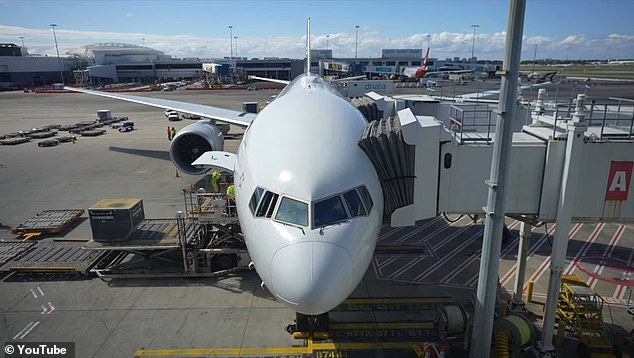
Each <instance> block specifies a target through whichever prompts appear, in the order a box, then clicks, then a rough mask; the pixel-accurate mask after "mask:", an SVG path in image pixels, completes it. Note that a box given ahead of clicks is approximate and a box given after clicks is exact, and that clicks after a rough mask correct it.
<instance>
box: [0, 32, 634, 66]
mask: <svg viewBox="0 0 634 358" xmlns="http://www.w3.org/2000/svg"><path fill="white" fill-rule="evenodd" d="M56 34H57V40H58V44H59V47H60V53H65V52H66V51H68V50H69V49H73V48H77V47H81V46H84V45H88V44H94V43H98V42H125V43H131V44H137V45H141V44H142V43H145V45H146V46H148V47H152V48H155V49H157V50H160V51H163V52H165V53H166V54H168V55H172V56H175V57H200V58H209V57H212V58H213V57H215V58H217V57H228V56H229V41H228V39H226V38H217V37H199V36H193V35H156V34H149V33H142V32H137V33H119V32H97V31H77V30H68V29H59V28H58V29H56ZM327 35H328V37H326V34H313V35H312V47H313V48H326V42H328V47H329V48H331V49H332V50H333V55H334V56H335V57H354V51H355V32H354V31H350V32H338V33H330V34H327ZM427 35H431V38H430V40H431V41H430V43H431V56H432V57H436V58H441V59H444V58H446V57H469V56H471V50H472V46H473V33H471V32H466V31H465V32H447V31H443V32H438V33H431V34H428V33H424V32H423V33H415V34H410V35H408V36H405V37H400V38H389V37H387V36H384V35H383V34H382V33H381V32H380V31H379V30H377V29H373V28H367V27H364V28H361V29H360V30H359V38H358V53H359V57H378V56H380V53H381V49H382V48H425V47H426V46H427ZM19 36H24V42H25V44H26V46H27V48H28V49H29V52H30V53H39V54H54V53H55V47H54V44H53V36H52V33H51V30H50V29H49V28H42V29H33V28H24V27H17V26H6V25H0V42H12V43H18V44H19V43H20V40H19V39H18V37H19ZM143 39H144V40H143ZM505 40H506V33H505V32H495V33H478V34H477V35H476V39H475V55H476V56H477V57H478V58H481V59H502V58H503V56H504V46H505V44H504V42H505ZM633 42H634V35H630V34H618V33H614V34H610V35H607V36H604V37H594V38H590V37H586V36H583V35H569V36H566V37H564V38H552V37H548V36H543V35H539V34H536V35H530V36H525V37H524V39H523V49H524V51H523V54H524V56H523V58H525V59H532V58H533V51H534V46H535V45H537V46H538V49H537V57H538V58H563V59H565V58H569V59H575V58H589V59H595V58H598V59H603V58H634V48H633V47H632V45H631V44H632V43H633ZM304 43H305V37H304V36H275V37H239V38H238V39H237V48H238V56H240V57H248V58H252V57H273V56H275V57H290V58H303V57H304Z"/></svg>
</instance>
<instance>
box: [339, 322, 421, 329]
mask: <svg viewBox="0 0 634 358" xmlns="http://www.w3.org/2000/svg"><path fill="white" fill-rule="evenodd" d="M329 326H330V328H331V329H407V328H433V327H434V323H433V322H381V323H331V324H330V325H329Z"/></svg>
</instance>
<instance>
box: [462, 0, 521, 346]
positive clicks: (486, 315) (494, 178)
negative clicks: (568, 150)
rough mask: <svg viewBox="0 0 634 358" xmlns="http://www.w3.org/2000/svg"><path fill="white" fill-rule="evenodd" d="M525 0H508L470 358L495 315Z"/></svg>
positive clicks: (486, 340) (486, 342) (487, 339)
mask: <svg viewBox="0 0 634 358" xmlns="http://www.w3.org/2000/svg"><path fill="white" fill-rule="evenodd" d="M525 8H526V0H511V6H510V12H509V20H508V29H507V33H506V51H505V54H504V64H503V68H502V82H501V84H500V104H499V108H498V116H497V123H496V132H495V141H494V143H493V158H492V163H491V177H490V179H489V180H488V181H487V185H488V186H489V194H488V198H487V206H486V207H485V208H484V210H485V224H484V238H483V241H482V256H481V257H482V259H481V261H480V273H479V280H478V289H477V298H476V302H475V316H474V322H473V335H472V336H471V350H470V353H469V354H470V355H469V356H470V357H471V358H481V357H489V356H490V350H491V338H492V335H493V333H492V331H493V318H494V316H495V297H496V291H497V286H498V281H499V280H498V274H499V264H500V250H501V247H502V231H503V229H504V216H505V210H506V207H505V206H506V205H505V204H506V203H505V199H506V197H505V194H506V181H507V178H508V174H507V168H508V166H509V163H510V153H511V144H512V134H513V133H512V132H511V131H512V123H510V121H511V120H513V119H514V118H515V114H516V109H517V81H518V77H519V67H520V66H519V65H520V55H521V51H522V30H523V28H524V9H525Z"/></svg>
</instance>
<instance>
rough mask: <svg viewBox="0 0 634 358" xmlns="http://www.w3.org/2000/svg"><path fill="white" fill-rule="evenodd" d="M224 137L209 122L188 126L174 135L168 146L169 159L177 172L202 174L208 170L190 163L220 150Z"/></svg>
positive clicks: (203, 121)
mask: <svg viewBox="0 0 634 358" xmlns="http://www.w3.org/2000/svg"><path fill="white" fill-rule="evenodd" d="M223 146H224V136H223V135H222V132H221V131H220V130H219V129H218V128H217V127H216V126H214V125H213V124H212V122H211V121H210V120H202V121H198V122H196V123H193V124H190V125H188V126H187V127H185V128H183V129H181V130H180V131H178V133H176V135H175V136H174V138H173V139H172V144H171V145H170V158H171V159H172V162H173V163H174V165H175V166H176V168H177V169H178V170H180V171H181V172H183V173H185V174H189V175H199V174H204V173H205V172H206V171H207V170H208V169H206V168H197V167H194V166H192V165H191V163H192V162H193V161H194V160H196V159H198V157H200V156H201V155H202V154H203V153H205V152H208V151H211V150H222V149H223Z"/></svg>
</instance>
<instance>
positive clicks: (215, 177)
mask: <svg viewBox="0 0 634 358" xmlns="http://www.w3.org/2000/svg"><path fill="white" fill-rule="evenodd" d="M221 177H222V174H220V172H219V171H217V170H216V171H214V172H213V173H211V185H212V186H213V187H214V191H215V192H216V193H219V192H220V179H221Z"/></svg>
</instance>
